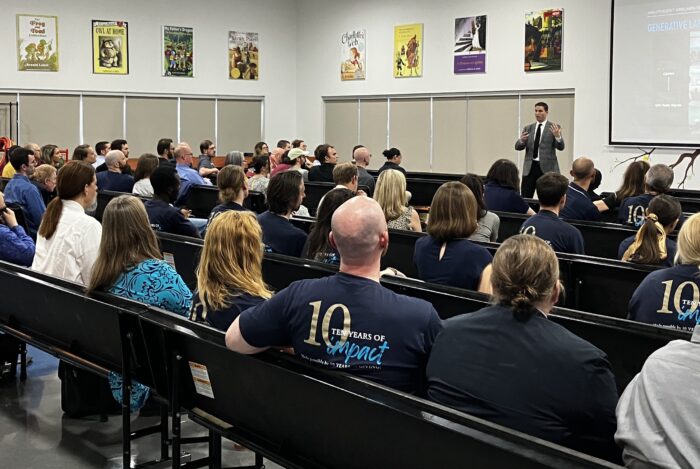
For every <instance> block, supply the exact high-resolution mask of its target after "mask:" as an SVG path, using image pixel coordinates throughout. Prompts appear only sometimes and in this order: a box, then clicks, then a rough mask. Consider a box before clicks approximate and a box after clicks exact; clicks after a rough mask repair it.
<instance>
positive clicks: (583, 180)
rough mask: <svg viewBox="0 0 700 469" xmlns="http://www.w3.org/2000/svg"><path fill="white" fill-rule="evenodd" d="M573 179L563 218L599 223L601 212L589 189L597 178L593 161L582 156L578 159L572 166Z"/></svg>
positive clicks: (562, 214) (568, 191) (567, 193)
mask: <svg viewBox="0 0 700 469" xmlns="http://www.w3.org/2000/svg"><path fill="white" fill-rule="evenodd" d="M570 174H571V177H573V179H574V180H573V181H572V182H570V183H569V188H568V190H567V191H566V205H565V206H564V208H563V209H562V211H561V214H560V215H561V217H562V218H564V219H566V220H589V221H599V220H600V211H599V210H598V208H597V207H596V206H595V205H594V204H593V201H592V200H591V196H590V195H588V188H589V187H590V185H591V183H592V182H593V179H594V178H595V166H594V165H593V160H591V159H590V158H586V157H585V156H582V157H581V158H576V159H575V160H574V163H573V165H572V166H571V173H570Z"/></svg>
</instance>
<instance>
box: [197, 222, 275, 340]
mask: <svg viewBox="0 0 700 469" xmlns="http://www.w3.org/2000/svg"><path fill="white" fill-rule="evenodd" d="M261 240H262V230H261V228H260V225H259V224H258V221H257V219H256V218H255V215H254V214H253V213H252V212H241V211H236V210H229V211H226V212H223V213H221V214H220V215H219V216H218V217H216V218H215V219H214V220H213V221H212V223H211V224H210V225H209V229H208V230H207V236H206V238H205V240H204V249H203V250H202V256H201V258H200V260H199V267H197V291H196V292H195V304H194V307H193V308H192V314H191V316H190V319H192V320H193V321H206V322H207V323H208V324H210V325H211V326H213V327H216V328H217V329H219V330H222V331H226V330H227V329H228V328H229V326H230V325H231V323H232V322H233V321H234V320H235V319H236V318H237V317H238V315H239V314H241V312H242V311H245V310H246V309H248V308H250V307H253V306H255V305H257V304H258V303H260V302H262V301H265V300H267V299H270V297H271V296H272V292H271V291H270V290H269V289H268V288H267V286H266V285H265V282H264V281H263V278H262V259H263V243H262V241H261Z"/></svg>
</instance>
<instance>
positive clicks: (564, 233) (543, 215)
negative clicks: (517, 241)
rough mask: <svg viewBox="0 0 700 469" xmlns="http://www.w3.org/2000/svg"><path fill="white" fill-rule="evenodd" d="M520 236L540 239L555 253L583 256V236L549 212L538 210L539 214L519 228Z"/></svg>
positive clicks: (576, 229)
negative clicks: (526, 235) (533, 236)
mask: <svg viewBox="0 0 700 469" xmlns="http://www.w3.org/2000/svg"><path fill="white" fill-rule="evenodd" d="M520 234H530V235H535V236H537V237H538V238H542V239H543V240H545V241H546V242H547V244H549V245H550V246H552V249H554V250H555V251H557V252H566V253H570V254H585V252H584V248H583V235H582V234H581V232H580V231H579V230H578V228H576V227H575V226H571V225H569V224H568V223H566V222H565V221H564V220H562V219H561V218H559V217H558V216H557V214H556V213H554V212H550V211H549V210H540V211H539V213H537V214H536V215H534V216H532V217H530V218H528V219H527V220H525V223H523V225H522V226H521V227H520Z"/></svg>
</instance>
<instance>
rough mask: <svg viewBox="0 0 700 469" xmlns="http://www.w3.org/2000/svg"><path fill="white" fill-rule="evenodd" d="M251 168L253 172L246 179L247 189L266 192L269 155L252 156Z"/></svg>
mask: <svg viewBox="0 0 700 469" xmlns="http://www.w3.org/2000/svg"><path fill="white" fill-rule="evenodd" d="M252 170H253V171H254V173H253V175H252V176H251V177H250V179H249V180H248V189H249V190H251V191H255V192H262V193H263V194H267V186H268V185H269V184H270V157H269V156H264V155H263V156H256V157H254V158H253V167H252Z"/></svg>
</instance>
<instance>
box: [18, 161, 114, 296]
mask: <svg viewBox="0 0 700 469" xmlns="http://www.w3.org/2000/svg"><path fill="white" fill-rule="evenodd" d="M56 189H57V191H58V197H56V198H55V199H53V200H52V201H51V203H49V206H48V207H47V208H46V213H45V214H44V218H43V220H42V221H41V226H40V227H39V237H38V239H37V242H36V254H35V255H34V262H33V263H32V269H34V270H36V271H37V272H43V273H45V274H48V275H53V276H54V277H58V278H62V279H64V280H69V281H71V282H76V283H80V284H82V285H88V284H89V283H90V274H91V272H92V267H93V265H94V264H95V260H96V259H97V252H98V249H99V247H100V239H101V237H102V225H100V222H98V221H97V220H95V219H94V218H93V217H91V216H89V215H87V214H86V213H85V212H86V211H90V212H92V211H94V210H95V209H96V208H97V178H96V177H95V168H93V167H92V165H91V164H90V163H86V162H85V161H69V162H68V163H66V164H65V165H63V167H62V168H61V170H60V171H59V172H58V181H57V183H56ZM122 228H124V227H122Z"/></svg>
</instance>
